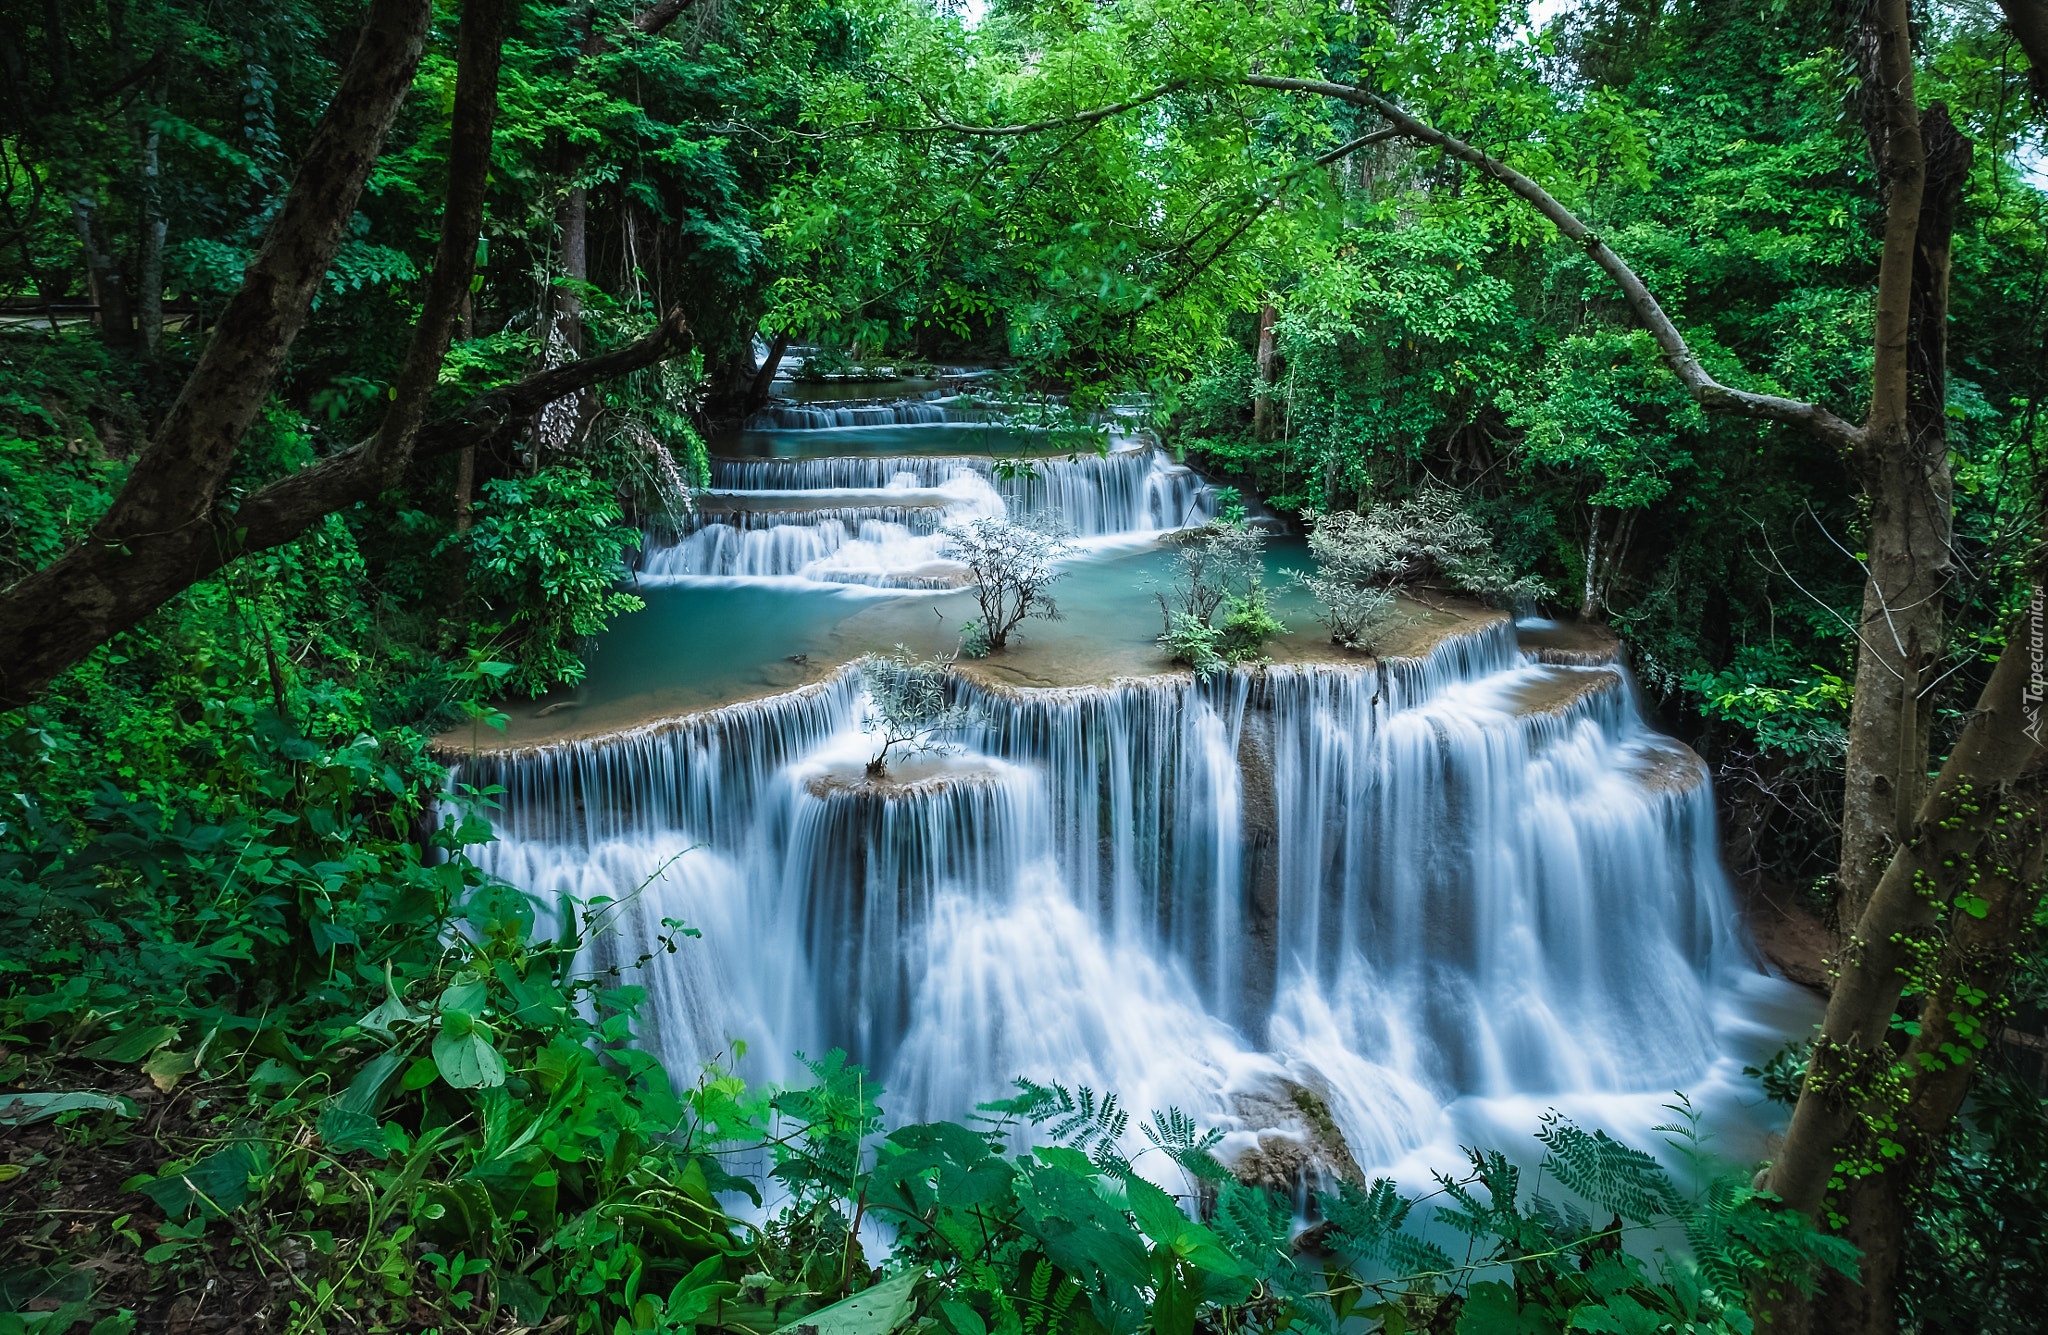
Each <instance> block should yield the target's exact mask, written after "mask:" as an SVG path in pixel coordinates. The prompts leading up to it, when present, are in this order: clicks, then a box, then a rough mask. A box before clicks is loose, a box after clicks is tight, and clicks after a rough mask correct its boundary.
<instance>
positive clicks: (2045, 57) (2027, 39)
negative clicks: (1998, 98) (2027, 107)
mask: <svg viewBox="0 0 2048 1335" xmlns="http://www.w3.org/2000/svg"><path fill="white" fill-rule="evenodd" d="M1998 7H1999V8H2000V9H2002V10H2004V11H2005V23H2006V27H2008V28H2010V29H2011V30H2012V35H2013V37H2014V39H2015V40H2017V41H2018V42H2019V44H2020V50H2022V51H2024V52H2026V53H2027V65H2028V70H2027V77H2028V79H2029V80H2030V81H2031V83H2032V87H2033V90H2034V102H2035V105H2036V106H2037V107H2038V108H2039V109H2040V110H2042V111H2048V0H1998Z"/></svg>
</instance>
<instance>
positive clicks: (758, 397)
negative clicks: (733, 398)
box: [747, 329, 789, 416]
mask: <svg viewBox="0 0 2048 1335" xmlns="http://www.w3.org/2000/svg"><path fill="white" fill-rule="evenodd" d="M787 351H789V331H788V330H786V329H785V330H784V331H782V332H781V333H779V334H777V335H776V336H775V337H774V338H773V339H771V340H770V341H769V343H768V356H767V359H766V360H764V361H763V362H762V363H761V365H760V367H759V369H757V370H756V371H755V372H754V383H753V384H752V385H751V386H749V387H748V389H747V414H748V415H749V416H751V415H752V414H754V413H757V412H760V411H761V410H762V409H763V408H765V407H767V406H768V399H769V396H770V395H772V394H773V393H774V392H775V373H776V372H777V371H778V370H780V369H782V354H783V353H785V352H787Z"/></svg>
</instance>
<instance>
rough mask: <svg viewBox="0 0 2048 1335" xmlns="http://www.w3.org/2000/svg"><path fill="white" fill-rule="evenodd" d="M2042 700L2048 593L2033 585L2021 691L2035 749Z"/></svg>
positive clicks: (2047, 666)
mask: <svg viewBox="0 0 2048 1335" xmlns="http://www.w3.org/2000/svg"><path fill="white" fill-rule="evenodd" d="M2044 698H2048V589H2044V588H2043V587H2042V586H2041V585H2039V584H2036V585H2035V586H2034V597H2033V600H2032V601H2031V602H2029V603H2028V604H2027V684H2026V686H2025V687H2024V688H2022V689H2021V691H2020V707H2021V712H2022V714H2023V715H2024V716H2025V718H2026V724H2025V727H2026V733H2027V737H2028V739H2029V740H2031V741H2032V742H2033V743H2034V745H2036V746H2039V745H2041V734H2042V723H2043V711H2042V708H2041V706H2042V701H2043V699H2044Z"/></svg>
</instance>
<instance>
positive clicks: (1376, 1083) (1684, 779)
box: [462, 520, 1760, 1171]
mask: <svg viewBox="0 0 2048 1335" xmlns="http://www.w3.org/2000/svg"><path fill="white" fill-rule="evenodd" d="M831 522H835V523H845V522H847V521H845V520H833V521H831ZM872 522H877V523H879V522H882V521H879V520H876V521H872ZM768 531H774V530H772V529H771V530H768ZM906 532H908V530H906ZM909 536H910V537H912V538H916V537H921V536H922V535H920V534H916V533H909ZM954 689H955V691H956V693H957V694H958V695H959V697H960V698H961V700H962V701H963V702H965V703H966V704H968V705H969V706H971V709H972V717H973V718H974V719H975V722H974V723H973V724H971V725H970V726H969V727H968V728H967V729H966V730H965V731H964V733H963V735H961V736H960V737H958V739H957V745H956V746H955V747H954V748H952V749H951V750H949V751H948V752H946V753H944V754H933V755H926V756H921V757H917V758H914V759H910V760H906V761H901V762H897V763H896V764H894V765H893V766H892V770H891V775H890V777H889V778H888V779H887V780H886V781H876V782H869V781H867V780H865V778H864V777H863V773H862V767H863V762H864V761H865V760H866V759H867V757H868V756H869V754H870V753H871V752H872V750H873V749H874V746H873V739H872V738H870V737H868V736H867V735H865V734H864V733H863V732H862V730H861V727H860V720H861V717H862V711H863V701H864V692H863V686H862V681H861V675H860V670H859V668H858V667H857V666H856V667H854V668H849V669H847V670H844V671H842V672H840V673H838V674H837V675H835V676H833V677H831V678H829V679H828V680H825V681H823V682H820V683H818V684H816V685H813V686H809V687H806V688H803V689H799V690H796V691H791V692H787V693H784V694H780V695H774V696H770V697H768V698H766V699H762V700H757V701H752V702H749V703H745V704H740V705H734V706H731V707H727V708H723V709H717V710H712V711H709V712H705V713H701V714H697V715H694V716H690V717H686V718H683V719H678V720H671V721H668V722H663V723H658V724H652V725H648V726H646V727H643V728H641V729H638V730H634V731H629V732H626V733H621V734H614V735H611V736H608V737H603V738H599V739H593V740H587V741H573V742H563V743H557V744H552V745H548V746H540V747H533V748H529V749H526V750H506V751H500V752H496V753H489V754H486V755H484V756H482V757H479V758H477V759H474V760H471V761H469V762H466V765H465V772H464V774H463V775H462V780H463V782H468V783H478V784H482V783H496V784H501V785H503V788H504V796H503V799H502V803H503V808H504V815H503V819H502V822H501V840H502V841H501V842H500V843H497V844H495V845H492V846H489V847H488V848H486V849H484V850H483V851H482V854H481V856H482V858H483V860H484V861H485V862H486V865H487V866H488V867H489V868H490V870H492V871H493V872H495V873H496V874H498V875H500V876H502V877H504V878H505V879H507V880H508V881H510V882H511V883H512V884H515V885H519V886H522V887H525V888H526V889H527V890H528V891H529V892H530V893H532V894H533V895H535V896H536V897H537V899H538V900H539V901H540V902H541V903H542V904H543V905H544V906H547V907H549V908H551V909H552V910H553V911H554V912H556V913H558V914H560V915H562V916H563V919H564V921H565V923H566V920H567V917H568V915H570V914H572V913H573V912H575V911H576V909H577V906H578V905H580V904H588V903H589V902H590V901H592V900H595V899H598V898H600V897H605V898H610V899H613V900H618V901H622V905H621V907H620V908H619V909H618V910H616V911H615V912H614V913H613V914H612V915H610V916H611V918H612V920H613V921H614V922H615V924H616V930H615V931H613V932H612V933H610V934H608V935H604V936H602V937H600V938H599V939H598V940H597V941H596V942H595V943H594V945H593V946H592V947H591V949H592V950H593V951H594V952H595V954H596V955H597V956H598V958H597V959H596V960H595V961H594V963H597V964H599V965H605V964H612V963H619V964H630V963H632V962H634V961H637V960H639V959H641V958H642V957H643V956H645V955H648V954H650V953H651V952H657V951H658V944H657V943H658V941H659V939H660V938H661V937H662V936H663V935H664V933H665V931H666V929H665V927H664V922H665V920H680V921H682V922H686V923H688V924H689V925H690V926H691V927H694V928H696V929H698V930H699V931H701V932H702V934H703V939H702V940H701V942H691V943H688V944H686V945H685V946H684V947H683V952H684V953H683V954H681V955H677V956H664V955H660V954H658V953H657V954H656V958H655V959H654V961H653V962H652V963H651V964H649V966H648V967H647V969H646V970H645V971H644V973H643V974H642V976H641V977H640V978H639V979H637V980H636V981H638V982H640V983H642V984H644V985H645V986H646V987H647V988H648V990H649V994H650V1003H649V1006H648V1019H649V1021H650V1023H649V1024H648V1025H647V1030H648V1033H647V1039H646V1041H648V1042H649V1043H651V1044H653V1045H655V1046H656V1047H657V1049H658V1050H659V1052H660V1053H661V1055H662V1057H663V1058H664V1060H665V1062H666V1063H667V1064H668V1066H669V1068H670V1070H671V1071H672V1072H673V1073H675V1075H676V1077H677V1078H678V1079H679V1080H686V1079H688V1078H690V1074H691V1073H692V1072H694V1071H695V1070H696V1069H697V1068H699V1067H700V1066H702V1065H703V1064H704V1063H706V1062H709V1061H711V1060H713V1059H715V1058H718V1057H720V1056H721V1055H730V1054H731V1053H732V1051H733V1045H734V1043H735V1042H736V1041H744V1042H745V1043H746V1045H747V1052H748V1055H747V1057H746V1063H747V1065H746V1073H747V1074H748V1075H750V1076H751V1077H753V1078H757V1079H767V1080H782V1079H789V1078H792V1077H793V1076H795V1075H796V1074H797V1072H796V1070H795V1068H794V1064H793V1054H798V1053H802V1054H808V1055H810V1056H814V1057H815V1056H821V1055H823V1054H824V1053H825V1052H826V1051H828V1050H830V1049H832V1048H835V1047H837V1048H843V1049H844V1050H845V1051H846V1052H847V1053H848V1054H849V1056H850V1057H851V1058H852V1059H853V1060H855V1061H858V1062H860V1063H862V1064H863V1065H865V1066H866V1067H867V1068H868V1069H870V1070H871V1071H873V1072H875V1073H876V1074H877V1075H878V1076H879V1077H880V1079H881V1080H882V1081H883V1083H884V1085H885V1087H886V1088H887V1090H888V1091H889V1097H888V1104H887V1106H888V1108H889V1111H890V1114H891V1116H892V1117H893V1118H894V1119H896V1120H899V1121H912V1120H925V1119H934V1118H942V1117H952V1118H957V1117H960V1116H962V1115H964V1114H966V1113H968V1112H970V1111H972V1109H973V1107H974V1105H975V1104H976V1103H977V1102H979V1101H982V1100H986V1099H989V1098H993V1097H998V1096H1000V1095H1002V1094H1003V1093H1005V1092H1006V1091H1007V1090H1008V1089H1009V1088H1010V1082H1011V1081H1012V1080H1013V1078H1015V1077H1019V1076H1023V1077H1029V1078H1032V1079H1035V1080H1040V1081H1046V1082H1050V1081H1061V1082H1065V1083H1068V1084H1085V1085H1089V1086H1091V1087H1093V1088H1096V1089H1098V1090H1100V1091H1103V1092H1114V1093H1116V1094H1117V1095H1119V1096H1120V1097H1121V1098H1122V1099H1123V1100H1124V1103H1125V1106H1127V1107H1130V1108H1132V1109H1134V1110H1138V1111H1140V1112H1142V1111H1144V1110H1147V1109H1154V1108H1165V1107H1167V1106H1169V1105H1172V1106H1179V1107H1181V1108H1183V1109H1185V1110H1187V1111H1188V1112H1190V1113H1191V1114H1194V1115H1197V1116H1199V1117H1203V1118H1205V1119H1207V1120H1208V1121H1209V1122H1210V1123H1211V1124H1214V1125H1217V1126H1220V1127H1224V1128H1226V1129H1227V1128H1233V1127H1234V1128H1237V1129H1239V1130H1242V1131H1243V1132H1245V1133H1247V1135H1249V1136H1254V1137H1255V1136H1256V1134H1257V1133H1258V1132H1260V1131H1262V1130H1266V1129H1269V1128H1270V1127H1272V1126H1273V1125H1274V1121H1273V1118H1272V1115H1271V1110H1272V1109H1273V1108H1274V1107H1276V1106H1279V1105H1282V1104H1285V1103H1286V1101H1287V1097H1288V1095H1287V1091H1293V1090H1306V1091H1312V1092H1313V1095H1314V1099H1315V1101H1316V1102H1317V1104H1318V1107H1319V1108H1320V1107H1326V1108H1327V1117H1328V1118H1329V1119H1332V1120H1334V1122H1335V1125H1336V1127H1337V1128H1338V1129H1339V1130H1340V1131H1341V1134H1342V1138H1343V1142H1344V1146H1343V1147H1339V1150H1338V1155H1337V1157H1339V1158H1340V1159H1341V1158H1343V1149H1344V1147H1348V1151H1349V1155H1350V1157H1351V1158H1353V1159H1355V1160H1356V1162H1357V1163H1358V1164H1363V1165H1366V1166H1368V1167H1371V1166H1376V1165H1377V1166H1386V1165H1391V1164H1394V1163H1396V1162H1398V1161H1399V1160H1401V1159H1402V1157H1403V1156H1404V1155H1407V1154H1409V1153H1410V1152H1412V1151H1415V1150H1416V1149H1417V1148H1418V1147H1421V1146H1424V1145H1426V1144H1429V1143H1431V1142H1433V1141H1440V1140H1442V1138H1443V1137H1445V1136H1446V1135H1447V1134H1451V1131H1450V1130H1448V1129H1447V1126H1448V1124H1447V1122H1446V1120H1445V1119H1446V1110H1447V1109H1450V1108H1452V1107H1453V1106H1455V1105H1458V1104H1459V1102H1460V1101H1461V1100H1471V1099H1480V1100H1488V1099H1492V1100H1499V1099H1507V1100H1510V1101H1512V1100H1518V1099H1521V1100H1527V1101H1530V1102H1533V1103H1534V1104H1535V1106H1536V1108H1537V1110H1540V1108H1541V1107H1542V1106H1544V1104H1546V1103H1559V1104H1566V1103H1569V1102H1570V1101H1571V1100H1573V1099H1580V1100H1585V1099H1592V1100H1596V1101H1597V1100H1600V1099H1606V1098H1610V1097H1619V1096H1636V1095H1642V1096H1649V1097H1650V1101H1651V1102H1652V1103H1654V1102H1655V1101H1656V1097H1655V1096H1658V1095H1666V1096H1668V1091H1670V1090H1672V1089H1673V1088H1675V1087H1681V1086H1685V1085H1687V1084H1688V1083H1689V1082H1694V1081H1697V1080H1698V1079H1699V1078H1700V1077H1702V1076H1703V1075H1704V1074H1705V1073H1707V1072H1708V1071H1709V1070H1710V1068H1713V1067H1714V1066H1715V1063H1716V1062H1719V1061H1725V1060H1726V1055H1725V1052H1724V1049H1725V1047H1726V1042H1725V1037H1724V1035H1723V1033H1722V1032H1721V1030H1720V1029H1719V1028H1717V1019H1716V1016H1717V1015H1718V1014H1721V1013H1723V1012H1724V1011H1725V1010H1726V1009H1727V1002H1728V999H1729V998H1730V997H1733V996H1736V995H1738V994H1740V993H1742V991H1743V990H1744V989H1745V988H1751V989H1752V990H1754V985H1755V984H1756V983H1757V982H1759V981H1760V979H1759V975H1757V973H1756V972H1755V966H1754V965H1753V964H1752V962H1751V958H1750V955H1749V952H1748V950H1747V947H1746V945H1745V943H1744V938H1743V936H1742V934H1741V931H1740V929H1739V926H1738V924H1737V922H1736V918H1735V913H1734V909H1733V904H1732V898H1731V894H1730V890H1729V887H1728V884H1727V881H1726V878H1725V876H1724V874H1723V872H1722V870H1721V868H1720V865H1719V862H1718V859H1717V855H1716V848H1715V837H1714V815H1713V808H1712V799H1711V795H1710V792H1709V789H1708V785H1707V782H1706V775H1705V772H1704V769H1703V767H1702V766H1701V764H1700V762H1699V761H1698V760H1697V758H1695V757H1694V756H1693V755H1692V754H1691V752H1689V751H1687V750H1686V749H1685V748H1684V747H1682V746H1680V745H1678V744H1677V743H1675V742H1672V741H1670V740H1669V739H1667V738H1664V737H1662V736H1660V735H1659V734H1657V733H1656V732H1654V731H1653V730H1652V729H1651V728H1650V727H1649V726H1648V725H1647V723H1646V722H1645V721H1644V720H1643V718H1642V716H1641V713H1640V710H1639V707H1638V704H1637V701H1636V698H1635V696H1634V688H1633V685H1632V683H1631V682H1630V680H1629V678H1628V676H1627V674H1626V672H1625V671H1624V670H1622V669H1621V668H1619V667H1617V666H1613V665H1572V666H1566V665H1558V664H1551V663H1542V662H1537V661H1534V659H1533V656H1530V655H1525V654H1524V653H1523V652H1522V651H1521V649H1520V648H1519V646H1518V644H1517V640H1516V632H1515V629H1514V627H1513V624H1512V623H1511V622H1509V621H1508V620H1506V619H1505V618H1495V619H1491V620H1486V621H1482V622H1479V623H1477V625H1476V627H1475V628H1473V629H1469V630H1467V631H1465V632H1463V633H1459V634H1454V635H1451V636H1449V637H1447V638H1445V639H1443V640H1442V641H1441V642H1440V643H1439V644H1438V645H1437V646H1436V647H1435V648H1434V649H1433V650H1431V651H1430V652H1428V653H1427V654H1426V655H1424V656H1422V657H1418V658H1412V659H1389V660H1386V661H1382V662H1378V663H1374V662H1371V661H1369V660H1360V661H1358V662H1355V663H1347V664H1305V665H1297V666H1274V667H1269V668H1266V669H1263V670H1239V671H1236V672H1232V673H1228V674H1222V675H1219V676H1216V677H1213V678H1210V679H1209V680H1206V681H1198V680H1195V679H1193V678H1192V677H1190V676H1188V675H1185V674H1180V675H1173V674H1163V675H1158V676H1152V677H1146V678H1141V679H1136V680H1130V681H1121V682H1116V683H1113V684H1110V685H1105V686H1099V687H1078V688H1062V689H1020V688H1012V687H1008V686H998V685H993V684H987V683H986V682H984V681H982V680H981V679H979V678H975V677H972V676H967V675H956V677H955V687H954ZM1276 1091H1277V1093H1276ZM1246 1143H1248V1144H1253V1143H1256V1142H1255V1141H1253V1142H1246ZM1241 1148H1242V1147H1241ZM1354 1171H1355V1170H1354Z"/></svg>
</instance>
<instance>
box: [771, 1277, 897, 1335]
mask: <svg viewBox="0 0 2048 1335" xmlns="http://www.w3.org/2000/svg"><path fill="white" fill-rule="evenodd" d="M923 1278H924V1271H922V1270H906V1271H904V1272H903V1273H902V1274H900V1275H896V1276H894V1277H892V1278H890V1279H885V1280H883V1281H882V1282H881V1283H880V1284H877V1285H875V1286H874V1287H873V1288H871V1289H867V1290H864V1291H863V1292H860V1293H856V1294H854V1295H853V1297H851V1298H846V1299H843V1300H841V1301H839V1302H836V1303H833V1304H832V1305H831V1306H830V1307H825V1308H820V1309H819V1310H818V1311H815V1312H812V1313H811V1314H810V1315H809V1316H806V1317H801V1318H799V1319H797V1320H795V1321H792V1322H790V1323H789V1324H788V1325H786V1326H783V1327H782V1328H781V1329H779V1330H777V1331H776V1332H775V1335H796V1332H797V1331H798V1330H799V1329H801V1328H803V1327H805V1326H812V1327H816V1329H817V1335H890V1332H891V1331H894V1330H897V1329H900V1328H901V1327H902V1326H903V1325H904V1323H905V1322H907V1321H909V1320H910V1314H911V1311H912V1309H913V1307H914V1304H913V1302H912V1301H911V1290H913V1289H915V1288H916V1287H917V1282H918V1281H919V1280H920V1279H923Z"/></svg>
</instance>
